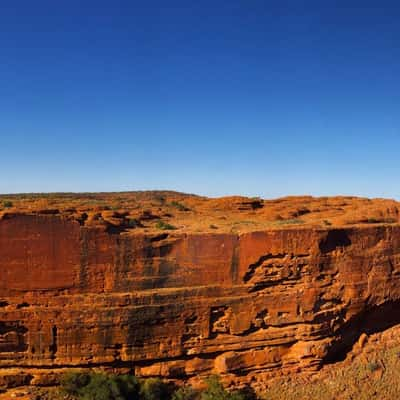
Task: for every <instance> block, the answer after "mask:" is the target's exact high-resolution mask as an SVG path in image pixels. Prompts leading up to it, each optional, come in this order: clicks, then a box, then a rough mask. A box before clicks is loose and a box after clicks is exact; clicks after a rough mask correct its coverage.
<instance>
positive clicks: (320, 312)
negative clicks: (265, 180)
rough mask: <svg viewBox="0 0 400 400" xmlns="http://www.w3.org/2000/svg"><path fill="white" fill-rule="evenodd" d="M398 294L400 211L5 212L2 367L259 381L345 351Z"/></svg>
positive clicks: (378, 325) (385, 321)
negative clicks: (128, 230) (108, 222)
mask: <svg viewBox="0 0 400 400" xmlns="http://www.w3.org/2000/svg"><path fill="white" fill-rule="evenodd" d="M399 304H400V226H399V225H398V224H393V225H388V224H386V225H373V226H357V227H348V228H330V227H326V228H316V227H307V226H306V227H292V228H286V229H278V228H275V229H270V230H265V231H256V232H247V233H242V234H233V233H183V232H172V233H171V232H170V233H167V232H162V233H158V234H151V233H145V232H139V233H137V234H133V235H120V234H111V233H107V232H106V231H104V229H100V228H96V227H86V226H82V224H79V223H78V222H77V221H74V220H70V219H66V218H64V217H62V216H53V215H41V216H39V215H16V216H9V217H8V218H6V219H3V220H0V371H3V372H5V371H7V370H9V369H10V368H14V369H15V368H18V369H19V370H21V371H26V372H27V373H29V371H35V373H33V374H32V376H36V375H37V376H39V377H40V374H41V373H42V372H43V373H45V372H46V371H48V370H49V369H51V370H57V369H58V368H65V367H94V366H102V367H110V368H117V369H132V370H134V371H135V373H136V374H138V375H141V376H164V377H168V378H177V379H192V378H193V379H194V378H197V377H198V376H201V375H208V374H210V373H219V374H221V375H222V376H223V377H225V379H230V378H233V379H235V380H236V381H237V382H240V381H247V382H249V381H258V380H262V379H265V378H268V377H270V376H274V375H277V374H282V373H287V372H288V373H289V372H291V371H296V370H300V369H302V370H307V369H314V368H318V367H319V366H320V365H321V364H322V363H324V362H327V361H331V360H335V359H338V358H340V357H342V355H343V354H344V353H345V352H346V351H347V350H348V349H349V348H350V347H351V345H352V344H353V343H354V342H355V341H356V340H357V339H358V337H359V335H360V334H361V333H362V332H367V333H371V332H374V331H379V330H382V329H385V328H386V327H389V326H391V325H394V324H396V323H399V322H400V311H399V309H400V308H399ZM0 373H1V372H0ZM38 379H39V380H40V378H38Z"/></svg>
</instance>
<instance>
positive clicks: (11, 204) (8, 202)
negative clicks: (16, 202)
mask: <svg viewBox="0 0 400 400" xmlns="http://www.w3.org/2000/svg"><path fill="white" fill-rule="evenodd" d="M12 206H13V203H12V201H9V200H5V201H3V207H4V208H11V207H12Z"/></svg>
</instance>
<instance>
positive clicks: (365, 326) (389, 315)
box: [324, 300, 400, 364]
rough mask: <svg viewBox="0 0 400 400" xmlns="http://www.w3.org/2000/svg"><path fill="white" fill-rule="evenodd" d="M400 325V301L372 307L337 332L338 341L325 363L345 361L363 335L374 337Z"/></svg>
mask: <svg viewBox="0 0 400 400" xmlns="http://www.w3.org/2000/svg"><path fill="white" fill-rule="evenodd" d="M398 324H400V300H395V301H387V302H385V303H383V304H381V305H378V306H373V307H370V308H368V309H366V310H364V312H362V313H361V314H358V315H356V316H354V317H353V318H351V319H350V320H349V321H348V322H346V323H345V324H344V325H343V326H342V327H341V328H340V330H339V331H338V332H337V337H338V339H337V340H336V341H335V342H334V343H333V345H332V347H331V348H330V350H329V352H328V354H327V356H326V357H325V359H324V362H325V363H327V364H329V363H335V362H338V361H343V360H345V358H346V356H347V354H348V353H349V352H350V351H351V350H352V348H353V346H354V344H355V343H356V342H357V341H358V339H359V337H360V336H361V334H363V333H366V334H367V335H372V334H374V333H379V332H383V331H385V330H386V329H389V328H391V327H393V326H395V325H398Z"/></svg>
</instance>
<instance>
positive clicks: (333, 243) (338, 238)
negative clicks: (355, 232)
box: [319, 229, 351, 253]
mask: <svg viewBox="0 0 400 400" xmlns="http://www.w3.org/2000/svg"><path fill="white" fill-rule="evenodd" d="M350 245H351V240H350V238H349V235H348V234H347V232H346V230H344V229H332V230H330V231H329V232H328V234H327V235H326V237H325V238H324V239H322V240H321V241H320V243H319V249H320V250H321V252H322V253H330V252H331V251H333V250H336V248H338V247H347V246H350Z"/></svg>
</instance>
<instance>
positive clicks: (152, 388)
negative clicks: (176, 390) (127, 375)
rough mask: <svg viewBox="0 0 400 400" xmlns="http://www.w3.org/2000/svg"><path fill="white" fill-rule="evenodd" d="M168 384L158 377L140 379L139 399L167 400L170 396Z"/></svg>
mask: <svg viewBox="0 0 400 400" xmlns="http://www.w3.org/2000/svg"><path fill="white" fill-rule="evenodd" d="M171 392H172V390H171V388H170V386H169V385H168V384H167V383H165V382H163V381H162V380H161V379H159V378H148V379H145V380H143V381H141V385H140V400H168V399H170V398H171Z"/></svg>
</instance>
